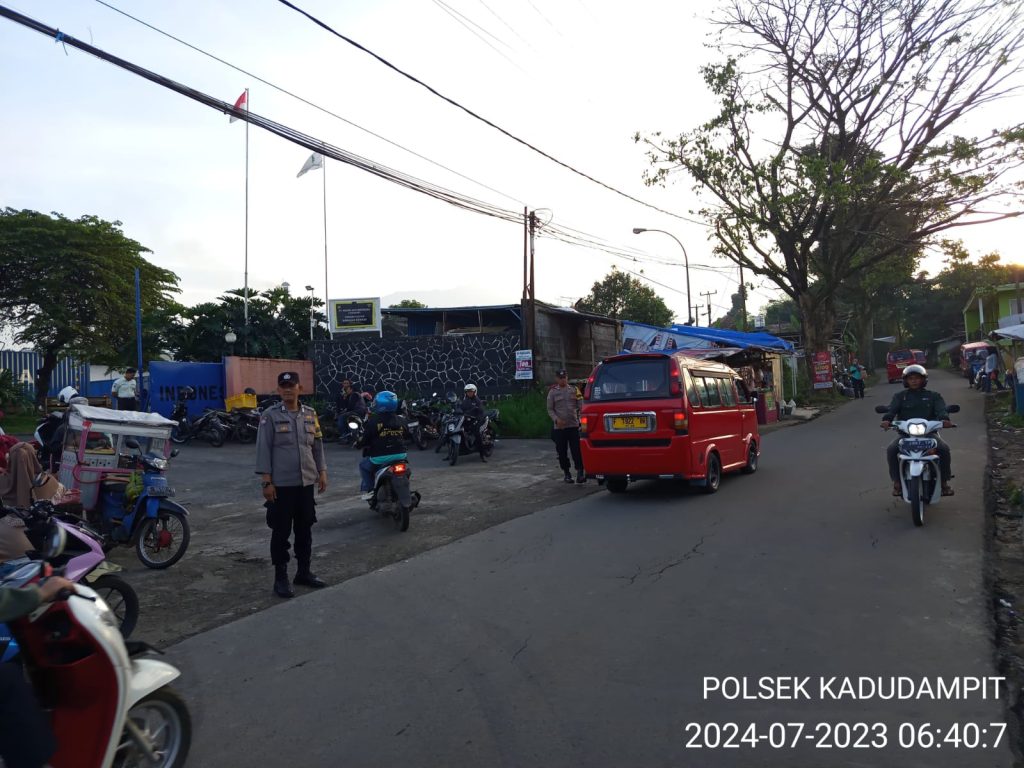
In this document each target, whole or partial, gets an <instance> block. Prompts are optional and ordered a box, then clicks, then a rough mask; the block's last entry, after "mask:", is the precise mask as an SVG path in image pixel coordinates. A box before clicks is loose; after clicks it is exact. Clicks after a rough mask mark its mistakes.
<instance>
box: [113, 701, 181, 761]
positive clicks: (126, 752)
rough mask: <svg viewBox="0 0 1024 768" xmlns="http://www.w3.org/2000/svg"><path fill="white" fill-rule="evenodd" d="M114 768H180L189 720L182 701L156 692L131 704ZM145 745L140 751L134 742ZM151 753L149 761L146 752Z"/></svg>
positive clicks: (137, 744) (139, 747)
mask: <svg viewBox="0 0 1024 768" xmlns="http://www.w3.org/2000/svg"><path fill="white" fill-rule="evenodd" d="M126 720H127V723H131V727H129V726H128V724H127V723H126V725H125V729H124V731H123V732H122V733H121V742H120V744H119V745H118V747H117V753H116V755H117V756H116V757H115V758H114V764H115V765H116V766H118V768H181V766H183V765H185V759H186V758H187V757H188V750H189V747H190V746H192V718H191V717H190V716H189V714H188V707H187V706H185V702H184V701H183V700H182V698H181V697H180V696H179V695H178V694H177V693H175V692H174V691H173V690H172V689H170V688H168V687H166V686H165V687H163V688H158V689H157V690H155V691H153V692H152V693H151V694H149V695H148V696H146V697H145V698H144V699H142V700H140V701H139V702H138V703H136V704H134V705H133V706H132V708H131V709H130V710H128V715H127V717H126ZM139 740H141V741H142V742H143V744H144V745H145V749H143V748H142V747H141V746H140V745H139V743H138V741H139ZM147 750H148V751H150V752H152V754H153V755H154V756H155V758H156V759H155V760H150V759H149V757H148V756H147V755H146V751H147Z"/></svg>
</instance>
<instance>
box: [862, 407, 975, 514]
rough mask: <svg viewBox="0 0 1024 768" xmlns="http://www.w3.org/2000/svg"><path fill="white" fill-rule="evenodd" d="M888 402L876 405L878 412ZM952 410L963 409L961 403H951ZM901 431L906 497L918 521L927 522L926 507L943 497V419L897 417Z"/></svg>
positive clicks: (902, 480) (901, 471)
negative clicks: (940, 444) (940, 443)
mask: <svg viewBox="0 0 1024 768" xmlns="http://www.w3.org/2000/svg"><path fill="white" fill-rule="evenodd" d="M888 410H889V409H888V408H887V407H886V406H884V405H878V406H875V413H886V412H888ZM946 410H947V411H949V413H951V414H953V413H959V412H960V406H959V405H950V406H948V407H947V409H946ZM892 427H893V429H895V430H896V431H897V432H898V433H899V435H900V438H899V454H898V457H899V475H900V484H901V485H902V487H903V500H904V501H905V502H907V503H908V504H910V516H911V519H913V521H914V525H917V526H921V525H924V509H925V507H926V506H928V505H930V504H938V503H939V499H941V498H942V475H941V473H940V472H939V454H938V451H937V447H938V440H937V439H936V437H937V436H938V434H939V430H941V429H942V422H941V421H929V420H928V419H906V420H902V421H901V420H897V421H894V422H893V423H892Z"/></svg>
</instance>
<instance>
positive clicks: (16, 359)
mask: <svg viewBox="0 0 1024 768" xmlns="http://www.w3.org/2000/svg"><path fill="white" fill-rule="evenodd" d="M42 364H43V356H42V355H40V354H39V353H38V352H33V351H32V350H14V349H2V350H0V371H4V370H6V371H11V372H12V373H13V374H14V380H15V381H16V382H18V383H19V384H21V385H22V386H23V387H24V388H25V394H26V395H28V396H29V397H33V396H34V395H35V391H36V372H37V371H38V370H39V368H40V367H42ZM68 385H70V386H72V387H75V388H76V389H78V390H79V391H80V392H82V391H85V390H86V389H87V388H88V386H89V364H88V363H81V362H79V361H77V360H72V359H71V358H67V357H64V358H61V359H60V361H59V362H58V363H57V367H56V368H55V369H54V371H53V373H52V374H51V376H50V390H49V391H48V392H47V395H48V396H50V397H56V395H57V393H58V392H60V391H61V390H62V389H64V387H66V386H68Z"/></svg>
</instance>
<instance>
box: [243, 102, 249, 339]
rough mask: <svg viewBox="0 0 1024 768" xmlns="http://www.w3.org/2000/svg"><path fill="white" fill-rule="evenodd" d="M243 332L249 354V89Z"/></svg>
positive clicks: (246, 108) (246, 126) (246, 145)
mask: <svg viewBox="0 0 1024 768" xmlns="http://www.w3.org/2000/svg"><path fill="white" fill-rule="evenodd" d="M243 291H244V294H245V296H244V310H243V311H244V314H245V334H244V337H243V339H242V347H243V349H244V350H245V354H246V355H248V354H249V89H248V88H246V89H245V287H244V289H243Z"/></svg>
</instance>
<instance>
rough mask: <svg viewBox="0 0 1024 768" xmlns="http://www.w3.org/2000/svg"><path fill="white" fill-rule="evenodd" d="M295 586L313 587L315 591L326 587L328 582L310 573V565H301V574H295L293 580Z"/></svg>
mask: <svg viewBox="0 0 1024 768" xmlns="http://www.w3.org/2000/svg"><path fill="white" fill-rule="evenodd" d="M292 583H293V584H300V585H302V586H304V587H313V588H314V589H320V587H326V586H327V582H325V581H324V580H323V579H320V578H317V576H316V574H314V573H310V570H309V564H308V563H306V564H305V565H302V564H301V563H300V564H299V572H298V573H296V574H295V578H294V579H293V580H292Z"/></svg>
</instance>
